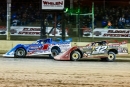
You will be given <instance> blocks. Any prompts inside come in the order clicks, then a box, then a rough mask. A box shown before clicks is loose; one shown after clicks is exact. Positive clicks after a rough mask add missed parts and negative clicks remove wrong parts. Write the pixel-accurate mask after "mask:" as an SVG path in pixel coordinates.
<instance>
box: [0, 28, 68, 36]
mask: <svg viewBox="0 0 130 87" xmlns="http://www.w3.org/2000/svg"><path fill="white" fill-rule="evenodd" d="M40 30H41V28H40V27H23V26H11V29H10V33H11V35H24V36H40ZM46 32H47V33H49V36H62V30H61V29H57V28H53V27H46ZM6 33H7V31H6V27H2V26H1V27H0V35H6ZM65 35H66V36H68V30H67V29H66V31H65Z"/></svg>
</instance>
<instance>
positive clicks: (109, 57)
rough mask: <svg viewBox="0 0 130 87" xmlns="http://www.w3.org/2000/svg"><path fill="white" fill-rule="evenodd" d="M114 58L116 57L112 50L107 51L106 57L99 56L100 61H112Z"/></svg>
mask: <svg viewBox="0 0 130 87" xmlns="http://www.w3.org/2000/svg"><path fill="white" fill-rule="evenodd" d="M115 59H116V55H115V53H114V52H109V53H108V57H106V58H101V61H107V62H113V61H115Z"/></svg>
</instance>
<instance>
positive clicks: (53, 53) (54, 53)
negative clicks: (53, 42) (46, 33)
mask: <svg viewBox="0 0 130 87" xmlns="http://www.w3.org/2000/svg"><path fill="white" fill-rule="evenodd" d="M57 55H59V51H58V50H57V49H52V50H51V54H50V55H49V57H50V58H54V57H55V56H57Z"/></svg>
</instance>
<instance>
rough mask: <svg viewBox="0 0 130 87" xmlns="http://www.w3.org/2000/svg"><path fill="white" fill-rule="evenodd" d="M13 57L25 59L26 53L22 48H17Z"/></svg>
mask: <svg viewBox="0 0 130 87" xmlns="http://www.w3.org/2000/svg"><path fill="white" fill-rule="evenodd" d="M14 57H16V58H23V57H26V51H25V49H24V48H18V49H16V51H15V53H14Z"/></svg>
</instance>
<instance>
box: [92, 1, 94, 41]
mask: <svg viewBox="0 0 130 87" xmlns="http://www.w3.org/2000/svg"><path fill="white" fill-rule="evenodd" d="M93 30H94V3H92V41H94V37H93Z"/></svg>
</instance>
